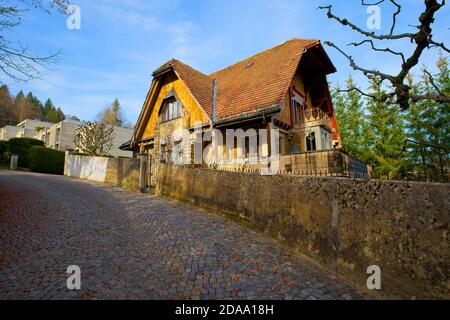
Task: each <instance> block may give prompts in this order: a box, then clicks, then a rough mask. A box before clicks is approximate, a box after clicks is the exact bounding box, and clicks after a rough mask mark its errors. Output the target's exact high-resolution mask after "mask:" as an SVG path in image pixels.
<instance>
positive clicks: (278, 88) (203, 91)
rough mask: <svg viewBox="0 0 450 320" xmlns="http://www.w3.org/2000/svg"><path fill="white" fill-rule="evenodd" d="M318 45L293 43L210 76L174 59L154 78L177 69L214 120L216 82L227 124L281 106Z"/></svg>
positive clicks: (220, 117) (219, 110) (220, 116)
mask: <svg viewBox="0 0 450 320" xmlns="http://www.w3.org/2000/svg"><path fill="white" fill-rule="evenodd" d="M318 44H320V42H319V40H303V39H292V40H289V41H287V42H285V43H283V44H281V45H278V46H276V47H273V48H271V49H268V50H266V51H263V52H261V53H258V54H256V55H254V56H252V57H249V58H247V59H244V60H242V61H240V62H238V63H235V64H233V65H231V66H229V67H227V68H225V69H222V70H220V71H217V72H214V73H212V74H210V75H205V74H203V73H201V72H199V71H197V70H195V69H193V68H191V67H190V66H188V65H186V64H184V63H182V62H180V61H178V60H175V59H172V60H170V61H168V62H167V63H165V64H164V65H162V66H161V67H160V68H158V69H157V70H156V71H155V72H154V73H153V75H154V76H157V75H158V74H159V73H161V72H164V71H165V70H167V69H173V70H174V71H175V72H176V73H177V75H178V76H179V78H180V79H181V80H182V81H183V82H184V83H185V84H186V86H187V88H188V89H189V90H190V92H191V93H192V95H193V96H194V97H195V99H196V100H197V101H198V102H199V104H200V106H201V107H202V108H203V109H204V110H205V111H206V113H207V114H208V116H209V117H210V118H212V81H213V79H216V81H217V120H224V119H227V118H232V117H236V116H240V115H243V114H251V113H254V112H255V111H260V110H262V109H266V108H269V107H272V106H274V105H278V104H280V103H281V102H282V101H283V99H284V97H285V95H286V93H287V91H288V88H289V86H290V84H291V82H292V79H293V76H294V74H295V72H296V70H297V67H298V65H299V63H300V59H301V56H302V53H303V52H304V51H305V50H307V49H308V48H310V47H313V46H316V45H318Z"/></svg>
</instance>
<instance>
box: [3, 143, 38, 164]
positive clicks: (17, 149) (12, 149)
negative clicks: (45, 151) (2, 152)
mask: <svg viewBox="0 0 450 320" xmlns="http://www.w3.org/2000/svg"><path fill="white" fill-rule="evenodd" d="M43 145H44V142H43V141H41V140H37V139H31V138H12V139H9V141H8V150H9V153H10V154H17V155H18V156H19V167H26V166H27V163H28V161H27V156H28V151H29V150H30V148H31V147H32V146H43Z"/></svg>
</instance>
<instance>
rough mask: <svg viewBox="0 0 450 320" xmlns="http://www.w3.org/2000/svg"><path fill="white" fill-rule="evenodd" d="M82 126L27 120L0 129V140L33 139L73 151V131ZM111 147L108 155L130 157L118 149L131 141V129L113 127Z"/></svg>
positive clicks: (69, 123)
mask: <svg viewBox="0 0 450 320" xmlns="http://www.w3.org/2000/svg"><path fill="white" fill-rule="evenodd" d="M81 124H82V122H81V121H75V120H63V121H60V122H58V123H51V122H45V121H39V120H31V119H27V120H24V121H22V122H21V123H19V124H18V125H17V126H15V127H14V126H5V127H3V128H0V140H5V141H6V140H9V139H11V138H24V137H26V138H34V139H39V140H42V141H44V143H45V146H46V147H48V148H51V149H55V150H60V151H67V150H75V149H76V146H75V142H74V140H75V131H76V129H77V128H78V127H79V126H80V125H81ZM113 134H114V138H113V145H112V147H111V150H110V151H109V153H110V154H111V155H112V156H114V157H132V156H133V153H132V152H131V151H124V150H120V149H119V147H120V146H121V145H122V144H123V143H124V142H127V141H129V140H130V139H131V136H132V134H133V129H127V128H120V127H114V133H113Z"/></svg>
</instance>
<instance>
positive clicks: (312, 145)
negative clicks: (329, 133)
mask: <svg viewBox="0 0 450 320" xmlns="http://www.w3.org/2000/svg"><path fill="white" fill-rule="evenodd" d="M316 150H317V145H316V133H315V132H310V133H308V134H307V135H306V151H316Z"/></svg>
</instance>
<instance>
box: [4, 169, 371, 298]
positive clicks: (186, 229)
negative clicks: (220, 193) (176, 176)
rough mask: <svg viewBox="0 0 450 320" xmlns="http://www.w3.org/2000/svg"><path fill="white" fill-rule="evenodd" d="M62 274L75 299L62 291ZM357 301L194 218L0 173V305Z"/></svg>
mask: <svg viewBox="0 0 450 320" xmlns="http://www.w3.org/2000/svg"><path fill="white" fill-rule="evenodd" d="M69 265H78V266H80V268H81V279H82V280H81V290H75V291H70V290H68V289H67V287H66V280H67V277H68V274H66V269H67V267H68V266H69ZM29 298H31V299H72V298H75V299H177V298H179V299H228V298H232V299H240V298H242V299H246V298H248V299H357V298H362V296H361V295H360V294H359V293H358V292H357V291H355V290H354V289H352V288H351V287H349V286H348V285H346V284H344V283H343V282H342V281H341V280H339V279H337V278H336V277H334V276H333V275H331V274H329V273H327V272H326V271H324V270H322V269H320V268H318V267H317V266H315V265H313V264H311V263H309V262H307V261H306V260H304V259H302V258H300V257H298V256H294V255H292V254H291V253H290V252H288V251H286V250H285V249H283V247H281V246H279V245H277V244H276V243H274V242H272V241H271V240H268V239H266V238H265V237H263V236H261V235H259V234H258V233H256V232H253V231H250V230H247V229H245V228H243V227H241V226H238V225H236V224H234V223H233V222H230V221H227V220H226V219H224V218H222V217H220V216H215V215H211V214H208V213H205V212H201V211H199V210H198V209H196V208H194V207H191V206H188V205H185V204H182V203H178V202H175V201H171V200H168V199H163V198H158V197H155V196H149V195H140V194H134V193H130V192H127V191H124V190H121V189H119V188H116V187H111V186H105V185H102V184H96V183H87V182H83V181H79V180H74V179H69V178H66V177H59V176H50V175H39V174H31V173H20V172H19V173H13V172H10V171H4V170H3V171H2V170H0V299H29Z"/></svg>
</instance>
